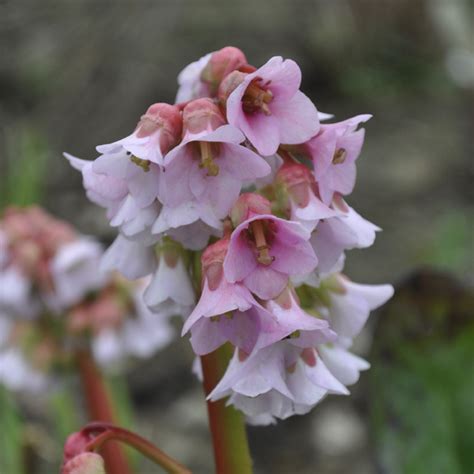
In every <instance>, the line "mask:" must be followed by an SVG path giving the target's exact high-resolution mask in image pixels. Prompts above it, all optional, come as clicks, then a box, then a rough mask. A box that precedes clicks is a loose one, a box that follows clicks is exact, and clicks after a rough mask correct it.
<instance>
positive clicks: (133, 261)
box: [100, 234, 157, 280]
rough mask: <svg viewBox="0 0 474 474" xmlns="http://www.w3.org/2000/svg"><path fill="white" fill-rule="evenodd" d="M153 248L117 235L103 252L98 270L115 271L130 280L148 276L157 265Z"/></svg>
mask: <svg viewBox="0 0 474 474" xmlns="http://www.w3.org/2000/svg"><path fill="white" fill-rule="evenodd" d="M153 247H154V246H153V245H145V244H144V243H143V242H141V241H134V240H130V239H128V238H127V237H125V236H124V235H122V234H119V235H118V236H117V237H116V239H115V240H114V241H113V243H112V245H111V246H110V247H109V248H108V249H107V250H106V251H105V253H104V255H103V257H102V261H101V264H100V268H101V270H102V271H104V272H109V271H111V270H117V271H119V272H120V273H121V274H122V275H124V276H125V277H126V278H129V279H130V280H135V279H136V278H140V277H144V276H146V275H150V274H151V273H153V272H154V271H155V269H156V265H157V261H156V257H155V252H154V248H153Z"/></svg>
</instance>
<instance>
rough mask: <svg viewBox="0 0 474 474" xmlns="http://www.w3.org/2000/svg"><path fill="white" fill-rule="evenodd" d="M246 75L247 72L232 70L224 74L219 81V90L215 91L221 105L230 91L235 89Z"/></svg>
mask: <svg viewBox="0 0 474 474" xmlns="http://www.w3.org/2000/svg"><path fill="white" fill-rule="evenodd" d="M246 75H247V74H245V73H243V72H240V71H234V72H231V73H230V74H229V75H228V76H226V78H225V79H224V80H223V81H222V82H221V84H220V86H219V90H218V91H217V97H218V99H219V102H220V103H221V104H222V105H224V104H225V103H226V101H227V99H228V97H229V96H230V94H232V92H234V91H235V89H237V87H238V86H240V84H242V82H243V80H244V79H245V76H246Z"/></svg>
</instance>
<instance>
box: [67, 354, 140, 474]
mask: <svg viewBox="0 0 474 474" xmlns="http://www.w3.org/2000/svg"><path fill="white" fill-rule="evenodd" d="M76 361H77V365H78V368H79V373H80V376H81V382H82V386H83V390H84V395H85V399H86V405H87V410H88V412H89V417H90V418H91V420H94V421H105V422H108V423H114V421H115V415H114V413H113V409H112V403H111V400H110V396H109V394H108V392H107V388H106V386H105V384H104V381H103V379H102V376H101V373H100V372H99V369H98V368H97V366H96V364H95V362H94V360H93V358H92V356H91V354H90V352H88V351H80V352H78V353H77V355H76ZM101 454H102V456H103V457H104V460H105V466H106V469H107V473H108V474H131V472H132V470H131V468H130V466H129V464H128V460H127V458H126V456H125V453H124V451H123V449H122V447H121V446H120V445H118V444H117V443H115V442H110V443H107V445H105V446H104V447H103V449H102V450H101Z"/></svg>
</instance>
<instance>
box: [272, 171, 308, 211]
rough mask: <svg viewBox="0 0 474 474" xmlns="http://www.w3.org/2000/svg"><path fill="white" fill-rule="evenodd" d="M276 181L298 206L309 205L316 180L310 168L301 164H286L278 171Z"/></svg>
mask: <svg viewBox="0 0 474 474" xmlns="http://www.w3.org/2000/svg"><path fill="white" fill-rule="evenodd" d="M276 181H277V183H278V184H280V185H281V186H283V187H284V188H285V190H286V191H287V192H288V194H289V195H290V197H291V199H292V200H293V201H294V202H295V203H296V204H297V205H298V206H300V207H306V206H307V205H308V201H309V198H310V191H311V189H312V188H313V187H314V186H315V180H314V177H313V175H312V173H311V171H310V169H309V168H307V167H306V166H304V165H302V164H300V163H288V164H284V165H283V166H282V167H281V168H280V169H279V170H278V173H277V175H276Z"/></svg>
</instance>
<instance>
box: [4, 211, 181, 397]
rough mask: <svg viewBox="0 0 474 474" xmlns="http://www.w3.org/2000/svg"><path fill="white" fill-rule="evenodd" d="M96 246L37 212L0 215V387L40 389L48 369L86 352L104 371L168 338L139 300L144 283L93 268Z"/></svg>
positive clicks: (165, 325) (168, 331)
mask: <svg viewBox="0 0 474 474" xmlns="http://www.w3.org/2000/svg"><path fill="white" fill-rule="evenodd" d="M102 255H103V250H102V247H101V245H100V244H99V243H98V242H96V241H95V240H93V239H91V238H90V237H86V236H83V235H80V234H78V233H77V232H76V231H75V230H74V229H73V228H72V227H70V226H69V225H68V224H66V223H65V222H62V221H60V220H57V219H55V218H53V217H51V216H50V215H48V214H47V213H46V212H44V211H43V210H42V209H40V208H38V207H30V208H25V209H17V208H9V209H7V210H6V211H5V213H4V215H3V216H2V217H1V218H0V383H3V384H5V385H6V386H7V387H9V388H11V389H13V390H39V389H42V388H44V386H45V384H46V383H47V382H48V380H51V379H50V376H52V375H53V374H55V373H56V372H54V371H53V369H56V368H58V369H60V368H67V367H68V365H69V364H71V363H72V362H73V359H74V355H75V353H76V351H81V350H91V351H92V353H93V355H94V356H95V358H96V360H97V362H99V363H100V364H101V365H102V366H104V367H106V368H116V367H120V366H121V364H122V363H123V362H125V359H126V358H127V356H131V357H149V356H151V355H152V354H153V353H154V352H156V350H158V349H159V348H161V347H163V346H164V345H166V344H167V343H168V342H169V341H170V340H171V339H172V332H173V331H172V328H171V326H170V324H169V321H168V320H167V319H166V318H157V317H156V315H155V314H153V313H151V311H150V310H149V309H148V308H147V306H146V305H145V304H144V302H143V291H144V289H145V286H146V285H147V282H146V281H144V280H139V281H137V282H135V283H131V282H128V281H127V280H125V279H124V278H123V277H121V276H120V275H118V274H106V273H103V272H100V271H98V267H99V262H100V259H101V257H102Z"/></svg>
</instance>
